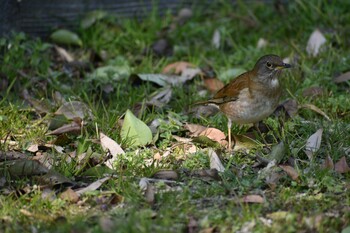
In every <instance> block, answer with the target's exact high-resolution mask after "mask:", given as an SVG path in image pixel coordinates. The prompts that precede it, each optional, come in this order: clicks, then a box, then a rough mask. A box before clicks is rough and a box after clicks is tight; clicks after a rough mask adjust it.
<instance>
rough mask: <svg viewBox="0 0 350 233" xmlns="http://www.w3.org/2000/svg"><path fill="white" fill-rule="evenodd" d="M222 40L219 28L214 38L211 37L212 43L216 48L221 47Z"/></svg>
mask: <svg viewBox="0 0 350 233" xmlns="http://www.w3.org/2000/svg"><path fill="white" fill-rule="evenodd" d="M220 42H221V34H220V31H219V30H218V29H215V31H214V34H213V38H212V39H211V44H212V45H213V47H214V48H216V49H219V48H220Z"/></svg>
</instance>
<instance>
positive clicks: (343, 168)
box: [334, 156, 350, 173]
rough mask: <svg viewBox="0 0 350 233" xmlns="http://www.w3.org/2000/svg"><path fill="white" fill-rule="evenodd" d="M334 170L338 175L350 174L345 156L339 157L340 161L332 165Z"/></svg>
mask: <svg viewBox="0 0 350 233" xmlns="http://www.w3.org/2000/svg"><path fill="white" fill-rule="evenodd" d="M334 170H335V171H336V172H338V173H347V172H350V168H349V166H348V164H347V162H346V158H345V156H343V157H341V159H340V160H339V161H338V162H337V163H336V164H335V165H334Z"/></svg>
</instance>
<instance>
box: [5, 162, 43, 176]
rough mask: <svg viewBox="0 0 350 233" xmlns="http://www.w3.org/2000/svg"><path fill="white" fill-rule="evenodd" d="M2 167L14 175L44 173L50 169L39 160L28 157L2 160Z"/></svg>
mask: <svg viewBox="0 0 350 233" xmlns="http://www.w3.org/2000/svg"><path fill="white" fill-rule="evenodd" d="M0 167H2V168H6V171H7V172H8V173H9V174H10V175H11V176H14V177H17V176H27V177H29V176H37V175H43V174H46V173H47V172H48V171H49V170H48V169H47V168H46V167H45V166H43V165H42V164H41V163H39V162H38V161H35V160H26V159H24V160H14V161H5V162H1V163H0Z"/></svg>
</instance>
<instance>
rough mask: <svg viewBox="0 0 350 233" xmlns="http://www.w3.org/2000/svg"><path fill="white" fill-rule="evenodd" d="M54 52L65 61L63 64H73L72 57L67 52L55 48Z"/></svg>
mask: <svg viewBox="0 0 350 233" xmlns="http://www.w3.org/2000/svg"><path fill="white" fill-rule="evenodd" d="M55 50H56V52H57V53H58V55H59V56H60V57H61V58H62V59H63V60H64V61H65V62H73V61H74V57H73V55H72V54H70V53H69V52H68V51H67V50H65V49H64V48H62V47H59V46H55Z"/></svg>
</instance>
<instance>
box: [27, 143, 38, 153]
mask: <svg viewBox="0 0 350 233" xmlns="http://www.w3.org/2000/svg"><path fill="white" fill-rule="evenodd" d="M38 150H39V145H38V144H32V145H30V146H29V147H28V148H27V151H29V152H32V153H35V152H37V151H38Z"/></svg>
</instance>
